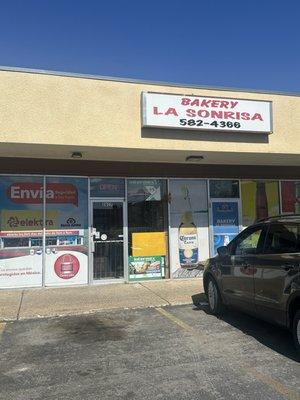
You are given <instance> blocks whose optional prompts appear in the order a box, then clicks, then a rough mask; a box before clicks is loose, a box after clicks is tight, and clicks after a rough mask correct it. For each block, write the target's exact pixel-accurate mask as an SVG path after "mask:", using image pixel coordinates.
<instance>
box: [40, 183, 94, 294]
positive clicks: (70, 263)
mask: <svg viewBox="0 0 300 400" xmlns="http://www.w3.org/2000/svg"><path fill="white" fill-rule="evenodd" d="M46 194H47V195H46V221H47V219H48V218H49V216H50V215H52V214H56V219H55V224H54V225H52V226H49V224H48V225H47V224H46V248H45V252H46V255H45V284H46V286H52V285H53V286H59V285H64V286H65V285H72V284H73V285H74V284H86V283H87V281H88V182H87V179H85V178H68V177H57V178H54V177H53V178H52V177H51V178H50V177H49V178H47V179H46Z"/></svg>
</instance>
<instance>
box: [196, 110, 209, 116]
mask: <svg viewBox="0 0 300 400" xmlns="http://www.w3.org/2000/svg"><path fill="white" fill-rule="evenodd" d="M198 115H199V117H202V118H207V117H209V111H208V110H199V111H198Z"/></svg>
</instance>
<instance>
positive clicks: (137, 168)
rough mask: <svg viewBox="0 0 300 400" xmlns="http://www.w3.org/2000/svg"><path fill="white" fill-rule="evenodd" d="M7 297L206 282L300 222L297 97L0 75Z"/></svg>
mask: <svg viewBox="0 0 300 400" xmlns="http://www.w3.org/2000/svg"><path fill="white" fill-rule="evenodd" d="M0 89H1V90H0V140H1V144H0V288H18V287H19V288H20V287H43V286H66V285H86V284H96V283H103V282H105V283H107V282H124V281H128V282H132V281H133V282H135V281H138V280H144V279H178V278H193V277H195V278H197V277H198V276H199V275H200V274H201V271H200V270H199V269H194V268H193V267H194V266H196V265H197V264H198V263H201V262H202V261H204V260H205V259H207V258H208V257H211V256H213V255H215V254H216V249H217V247H219V246H221V245H224V244H226V243H228V242H229V241H230V240H231V239H232V238H233V237H234V236H235V235H236V234H237V233H238V232H240V231H241V230H242V229H244V228H245V227H246V226H248V225H250V224H252V223H253V222H255V221H256V220H258V219H262V218H266V217H268V216H272V215H278V214H281V213H284V214H291V213H300V134H299V131H300V97H299V96H297V95H295V94H293V95H289V94H283V93H265V92H250V91H237V90H232V89H213V88H211V89H210V88H201V87H195V86H180V85H175V84H161V83H151V82H150V83H149V82H137V81H129V80H128V81H125V80H117V79H112V78H102V77H94V76H81V75H72V74H69V75H68V74H59V73H51V72H45V71H32V70H20V69H19V70H18V69H8V68H6V69H2V70H0Z"/></svg>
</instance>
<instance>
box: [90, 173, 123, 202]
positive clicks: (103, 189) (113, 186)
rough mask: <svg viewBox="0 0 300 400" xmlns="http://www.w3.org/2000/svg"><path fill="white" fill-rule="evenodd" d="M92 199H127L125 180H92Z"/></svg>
mask: <svg viewBox="0 0 300 400" xmlns="http://www.w3.org/2000/svg"><path fill="white" fill-rule="evenodd" d="M90 196H91V197H125V180H124V179H119V178H91V179H90Z"/></svg>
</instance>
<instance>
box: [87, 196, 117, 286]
mask: <svg viewBox="0 0 300 400" xmlns="http://www.w3.org/2000/svg"><path fill="white" fill-rule="evenodd" d="M91 210H92V259H93V279H94V281H98V280H103V279H120V278H121V279H122V278H124V202H123V201H121V200H119V201H118V200H111V201H110V200H103V201H102V200H99V201H98V200H93V201H92V207H91Z"/></svg>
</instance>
